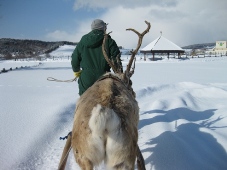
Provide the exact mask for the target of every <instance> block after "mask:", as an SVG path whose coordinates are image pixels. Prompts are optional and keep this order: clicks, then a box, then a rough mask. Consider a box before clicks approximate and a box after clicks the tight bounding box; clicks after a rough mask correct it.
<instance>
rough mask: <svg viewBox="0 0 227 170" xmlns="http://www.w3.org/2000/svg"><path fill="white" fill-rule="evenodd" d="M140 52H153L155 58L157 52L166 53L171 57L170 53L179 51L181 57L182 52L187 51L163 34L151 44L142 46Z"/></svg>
mask: <svg viewBox="0 0 227 170" xmlns="http://www.w3.org/2000/svg"><path fill="white" fill-rule="evenodd" d="M140 52H141V53H144V55H146V54H148V53H151V54H153V60H154V55H155V53H166V54H167V55H168V58H169V54H170V53H177V54H178V57H179V56H180V54H181V53H184V52H185V51H184V50H183V49H182V48H181V47H179V46H178V45H176V44H174V43H173V42H171V41H169V40H168V39H166V38H165V37H163V36H162V35H161V36H160V37H158V38H157V39H155V40H154V41H152V42H151V43H150V44H148V45H147V46H145V47H144V48H142V49H141V50H140Z"/></svg>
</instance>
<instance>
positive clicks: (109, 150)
mask: <svg viewBox="0 0 227 170" xmlns="http://www.w3.org/2000/svg"><path fill="white" fill-rule="evenodd" d="M108 74H111V73H107V75H104V76H106V77H107V78H105V79H103V80H100V81H97V82H96V83H95V84H94V85H93V86H92V87H91V88H89V89H88V90H87V91H86V92H85V93H84V94H83V95H82V96H81V97H80V99H79V101H78V103H77V106H76V112H75V117H74V125H73V131H72V148H73V152H74V155H75V158H76V161H77V163H78V164H79V166H80V167H81V169H83V170H88V169H89V170H90V169H93V166H95V165H98V164H100V163H101V162H102V161H104V162H105V164H106V165H107V169H134V164H135V160H136V155H137V141H138V131H137V125H138V121H139V107H138V103H137V101H136V100H135V97H134V95H133V93H131V92H130V91H129V90H128V88H127V87H126V86H125V85H124V84H123V82H122V81H120V80H118V78H117V77H116V75H112V74H111V75H110V77H109V76H108ZM114 76H115V79H114V78H111V77H114Z"/></svg>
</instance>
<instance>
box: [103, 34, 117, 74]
mask: <svg viewBox="0 0 227 170" xmlns="http://www.w3.org/2000/svg"><path fill="white" fill-rule="evenodd" d="M111 32H112V31H111ZM111 32H109V33H108V34H106V33H105V35H104V38H103V42H102V53H103V55H104V58H105V59H106V61H107V63H108V64H109V66H110V67H111V68H112V69H113V71H114V73H117V72H118V70H117V68H116V67H115V65H114V62H111V60H110V58H109V57H108V55H107V54H106V49H105V44H106V39H107V38H108V35H109V34H110V33H111Z"/></svg>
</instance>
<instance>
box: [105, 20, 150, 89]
mask: <svg viewBox="0 0 227 170" xmlns="http://www.w3.org/2000/svg"><path fill="white" fill-rule="evenodd" d="M145 23H146V24H147V29H146V30H145V31H144V32H143V33H139V32H138V31H136V30H135V29H132V28H128V29H126V31H133V32H135V33H136V34H137V35H138V37H139V39H138V43H137V47H136V48H135V50H132V51H131V54H132V55H131V57H130V59H129V63H128V65H127V68H126V70H125V71H124V72H122V70H123V69H122V68H118V67H117V66H116V65H115V64H114V62H113V61H111V60H110V58H109V57H108V55H107V53H106V50H105V42H106V39H107V38H108V35H109V34H110V33H111V32H110V33H108V34H106V33H105V35H104V39H103V44H102V52H103V55H104V57H105V59H106V61H107V63H108V64H109V65H110V67H111V68H112V70H113V71H114V73H115V74H116V76H117V77H118V78H120V79H121V81H122V82H123V83H124V84H125V86H126V87H127V88H128V89H129V90H132V87H131V86H132V81H131V79H130V78H131V77H132V75H133V74H134V70H135V56H136V54H137V52H138V50H139V48H140V46H141V44H142V40H143V37H144V35H145V34H146V33H148V32H149V30H150V27H151V25H150V23H149V22H147V21H145ZM119 55H120V54H119ZM119 60H120V58H119V56H117V61H119ZM133 61H134V64H133ZM132 64H133V67H132ZM132 91H133V90H132ZM133 93H134V92H133Z"/></svg>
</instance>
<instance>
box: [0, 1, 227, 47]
mask: <svg viewBox="0 0 227 170" xmlns="http://www.w3.org/2000/svg"><path fill="white" fill-rule="evenodd" d="M226 7H227V0H0V38H16V39H37V40H44V41H63V40H64V41H72V42H78V41H79V40H80V38H81V37H82V36H83V35H84V34H86V33H88V32H89V31H90V25H91V22H92V20H94V19H96V18H99V19H103V20H104V21H105V22H107V23H109V25H108V30H107V31H108V32H109V31H113V33H111V36H112V38H113V39H115V41H116V42H117V44H118V45H119V46H123V47H125V48H133V47H135V46H136V44H137V39H138V38H137V35H136V34H134V33H133V32H130V31H126V29H127V28H135V29H136V30H138V31H139V32H142V31H143V30H144V29H146V24H145V22H144V21H145V20H147V21H149V22H150V23H151V29H150V32H149V33H148V34H147V35H146V36H145V37H144V41H143V44H142V47H144V46H146V45H147V44H148V43H150V42H151V41H153V40H154V39H156V38H157V37H158V36H160V31H162V35H163V36H164V37H165V38H167V39H169V40H171V41H172V42H174V43H175V44H177V45H179V46H181V47H182V46H186V45H191V44H198V43H210V42H215V41H217V40H225V41H227V22H226V21H227V18H226V17H227V9H226Z"/></svg>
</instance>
